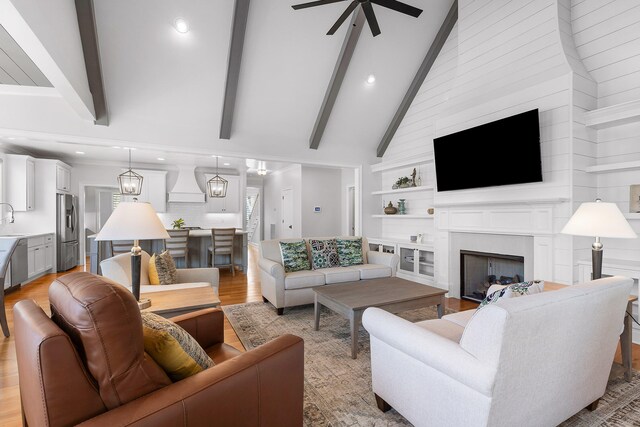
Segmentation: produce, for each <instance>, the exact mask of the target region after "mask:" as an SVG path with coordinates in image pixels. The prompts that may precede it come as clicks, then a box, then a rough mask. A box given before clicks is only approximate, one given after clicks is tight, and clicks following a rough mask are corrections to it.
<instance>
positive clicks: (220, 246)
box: [209, 228, 236, 276]
mask: <svg viewBox="0 0 640 427" xmlns="http://www.w3.org/2000/svg"><path fill="white" fill-rule="evenodd" d="M235 237H236V229H235V228H212V229H211V246H209V256H210V257H211V266H213V267H230V268H231V275H233V276H235V275H236V269H235V266H234V253H233V239H234V238H235ZM217 255H223V256H229V264H216V256H217Z"/></svg>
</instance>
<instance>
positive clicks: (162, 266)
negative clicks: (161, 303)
mask: <svg viewBox="0 0 640 427" xmlns="http://www.w3.org/2000/svg"><path fill="white" fill-rule="evenodd" d="M154 255H155V254H154ZM155 264H156V271H157V273H158V280H159V282H160V284H161V285H175V284H176V283H178V271H177V270H176V263H175V262H173V257H172V256H171V254H170V253H169V252H168V251H164V252H162V253H161V254H160V255H156V256H155Z"/></svg>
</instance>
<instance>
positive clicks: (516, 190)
mask: <svg viewBox="0 0 640 427" xmlns="http://www.w3.org/2000/svg"><path fill="white" fill-rule="evenodd" d="M584 3H591V0H588V1H585V2H584ZM569 7H570V5H569V4H568V2H567V1H566V0H560V1H556V0H538V1H528V0H512V1H508V2H505V1H502V0H487V1H482V2H479V1H471V0H462V1H460V2H459V20H458V23H457V25H456V27H455V28H454V30H453V31H452V33H451V35H450V36H449V38H448V40H447V42H446V43H445V45H444V47H443V49H442V51H441V53H440V55H439V56H438V58H437V60H436V62H435V64H434V66H433V68H432V70H431V71H430V73H429V75H428V77H427V79H426V80H425V82H424V84H423V85H422V87H421V88H420V91H419V93H418V95H417V96H416V98H415V100H414V102H413V104H412V105H411V107H410V109H409V111H408V113H407V115H406V117H405V119H404V121H403V123H402V124H401V126H400V128H399V129H398V132H397V134H396V136H395V138H394V139H393V141H392V143H391V145H390V147H389V149H388V151H387V153H386V154H385V156H384V160H385V161H388V160H393V159H401V158H409V157H413V156H417V155H420V154H427V155H428V154H431V153H432V152H433V139H434V138H435V137H438V136H443V135H447V134H449V133H453V132H457V131H460V130H463V129H467V128H470V127H474V126H477V125H480V124H483V123H487V122H490V121H493V120H497V119H500V118H504V117H507V116H510V115H513V114H517V113H520V112H523V111H526V110H529V109H534V108H538V109H539V111H540V116H539V118H540V126H541V151H542V168H543V183H539V184H527V185H519V186H508V187H498V188H489V189H478V190H468V191H456V192H443V193H438V192H434V193H430V192H428V191H424V192H417V193H411V195H410V196H407V197H406V198H407V199H408V201H407V205H408V206H409V207H413V208H415V209H418V210H419V211H420V212H419V213H423V212H422V210H423V209H424V208H426V207H429V205H430V204H431V205H433V206H435V207H436V217H437V216H438V212H439V210H440V209H444V208H448V207H450V206H457V205H465V204H467V205H468V204H469V203H475V205H474V206H478V209H484V208H491V207H493V206H499V205H501V204H505V203H506V204H509V203H518V202H521V203H524V208H525V209H526V206H527V204H530V203H532V202H535V201H539V200H546V203H551V204H552V205H553V227H552V230H553V234H552V235H551V236H550V237H551V239H552V241H551V245H550V248H551V249H550V250H552V251H553V259H554V266H553V274H552V275H553V279H554V280H556V281H560V282H566V283H572V282H573V281H574V279H576V278H577V265H576V261H577V258H579V257H581V256H582V255H583V254H584V251H585V244H584V241H583V240H580V239H574V238H572V237H570V236H564V235H560V234H559V231H560V230H561V228H562V226H563V225H564V224H565V223H566V221H567V220H568V218H569V217H570V216H571V214H572V213H573V208H574V205H575V204H579V203H580V202H582V201H584V200H587V199H589V198H591V197H592V196H593V194H594V193H595V181H594V180H593V179H592V178H590V177H589V176H586V173H585V172H584V169H585V168H586V167H587V166H589V165H590V164H593V162H594V150H593V145H592V143H593V140H594V135H593V134H592V133H591V132H590V131H589V130H587V129H586V127H585V126H584V121H583V120H582V114H583V112H584V110H586V109H589V108H590V107H591V105H592V104H594V103H595V96H594V95H595V84H594V83H593V81H592V80H591V79H590V76H589V73H588V72H587V70H586V69H585V68H584V67H583V66H581V63H580V60H579V59H578V58H577V56H578V55H577V53H576V50H575V45H574V44H573V39H572V37H571V33H572V30H571V24H572V23H573V22H572V21H571V19H570V18H569V15H570V13H569ZM514 143H515V141H514ZM461 155H462V154H461ZM425 171H426V174H425V175H423V181H425V179H424V176H426V177H427V180H426V181H427V182H426V183H427V184H434V181H435V174H434V170H433V163H429V164H427V165H425ZM409 173H410V171H409V170H408V171H406V173H405V171H397V172H395V171H394V172H393V173H383V174H381V178H380V180H381V182H380V185H381V187H383V188H386V186H388V185H391V184H392V183H393V180H394V179H395V178H396V177H397V176H401V175H408V174H409ZM461 173H464V171H461ZM396 175H397V176H396ZM394 202H395V200H394ZM379 204H380V203H379ZM394 205H395V203H394ZM380 207H381V204H380ZM412 213H418V212H412ZM436 219H437V218H436ZM381 221H382V234H383V235H384V236H385V237H386V236H393V237H404V238H406V237H407V235H409V234H415V233H416V232H420V231H427V235H428V237H427V238H428V239H430V240H434V241H436V242H439V243H437V244H436V258H438V257H440V258H441V259H442V258H443V257H444V258H447V259H448V258H449V257H450V256H451V255H450V254H449V246H448V244H447V241H448V233H447V232H441V231H439V229H438V228H437V227H435V225H432V224H430V223H429V220H403V221H397V220H395V221H394V220H391V219H382V220H381ZM436 224H437V221H436ZM444 265H446V263H445V264H444ZM441 277H445V278H446V275H445V276H441ZM547 279H549V278H547Z"/></svg>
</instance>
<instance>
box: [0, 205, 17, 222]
mask: <svg viewBox="0 0 640 427" xmlns="http://www.w3.org/2000/svg"><path fill="white" fill-rule="evenodd" d="M0 205H7V206H9V209H11V212H9V224H13V223H14V222H15V218H14V217H13V206H11V204H9V203H3V202H0ZM2 221H4V218H3V219H0V222H2Z"/></svg>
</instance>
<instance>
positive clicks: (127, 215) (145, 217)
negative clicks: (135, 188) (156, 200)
mask: <svg viewBox="0 0 640 427" xmlns="http://www.w3.org/2000/svg"><path fill="white" fill-rule="evenodd" d="M168 238H169V234H168V233H167V230H165V227H164V225H163V224H162V222H161V221H160V218H158V215H157V214H156V211H155V210H154V209H153V207H152V206H151V205H150V204H149V203H142V202H121V203H119V204H118V206H117V207H116V208H115V210H114V211H113V213H111V216H110V217H109V219H108V220H107V222H106V223H105V224H104V226H103V227H102V229H101V230H100V232H99V233H98V235H97V236H96V240H97V241H103V240H133V247H132V248H131V292H132V293H133V295H134V296H135V298H136V300H137V301H140V265H141V258H142V249H141V248H140V246H139V241H140V240H154V239H168Z"/></svg>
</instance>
